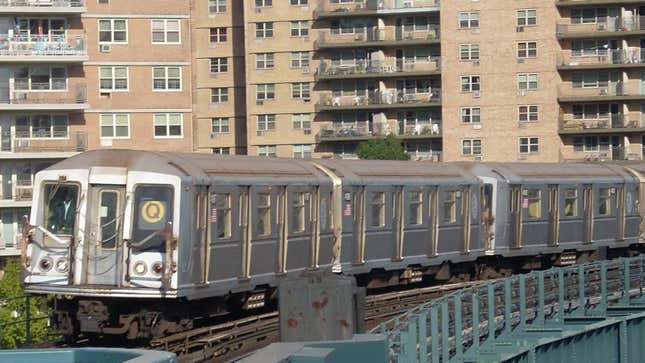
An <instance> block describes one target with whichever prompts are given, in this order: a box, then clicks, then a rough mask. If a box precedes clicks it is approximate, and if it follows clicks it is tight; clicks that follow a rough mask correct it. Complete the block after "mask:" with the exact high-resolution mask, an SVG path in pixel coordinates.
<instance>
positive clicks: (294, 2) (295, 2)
mask: <svg viewBox="0 0 645 363" xmlns="http://www.w3.org/2000/svg"><path fill="white" fill-rule="evenodd" d="M307 4H309V0H291V6H303V5H307Z"/></svg>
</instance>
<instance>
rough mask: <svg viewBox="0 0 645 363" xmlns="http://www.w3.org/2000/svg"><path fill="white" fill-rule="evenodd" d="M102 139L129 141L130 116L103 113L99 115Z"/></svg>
mask: <svg viewBox="0 0 645 363" xmlns="http://www.w3.org/2000/svg"><path fill="white" fill-rule="evenodd" d="M99 122H100V132H101V138H102V139H129V138H130V115H129V114H127V113H105V114H101V115H99Z"/></svg>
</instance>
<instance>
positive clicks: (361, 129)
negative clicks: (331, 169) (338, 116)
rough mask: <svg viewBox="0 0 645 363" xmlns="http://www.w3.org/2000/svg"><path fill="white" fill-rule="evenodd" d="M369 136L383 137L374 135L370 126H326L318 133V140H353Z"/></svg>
mask: <svg viewBox="0 0 645 363" xmlns="http://www.w3.org/2000/svg"><path fill="white" fill-rule="evenodd" d="M369 136H381V135H379V134H377V133H374V132H373V131H372V130H371V128H370V127H368V126H356V125H343V126H325V127H322V128H321V129H320V131H319V132H318V140H333V139H353V138H364V137H369ZM383 136H384V135H383Z"/></svg>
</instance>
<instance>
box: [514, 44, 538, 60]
mask: <svg viewBox="0 0 645 363" xmlns="http://www.w3.org/2000/svg"><path fill="white" fill-rule="evenodd" d="M517 57H518V58H535V57H537V42H518V43H517Z"/></svg>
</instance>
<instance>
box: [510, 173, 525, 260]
mask: <svg viewBox="0 0 645 363" xmlns="http://www.w3.org/2000/svg"><path fill="white" fill-rule="evenodd" d="M522 214H523V213H522V187H521V186H519V185H514V186H511V196H510V214H509V215H510V218H509V224H510V225H509V227H510V228H509V232H510V234H509V236H510V237H509V242H510V243H509V247H510V248H520V247H522Z"/></svg>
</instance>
